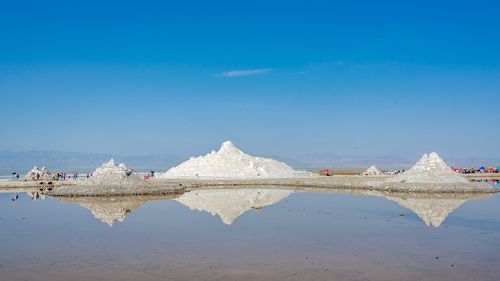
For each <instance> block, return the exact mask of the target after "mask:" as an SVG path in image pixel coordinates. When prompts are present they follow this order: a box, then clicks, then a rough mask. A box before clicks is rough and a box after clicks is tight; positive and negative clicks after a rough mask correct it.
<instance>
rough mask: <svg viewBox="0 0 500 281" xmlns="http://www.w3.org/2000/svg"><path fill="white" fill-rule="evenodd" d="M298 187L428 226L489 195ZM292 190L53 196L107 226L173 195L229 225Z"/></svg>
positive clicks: (292, 191) (177, 199) (285, 196)
mask: <svg viewBox="0 0 500 281" xmlns="http://www.w3.org/2000/svg"><path fill="white" fill-rule="evenodd" d="M302 190H303V191H309V192H316V193H324V194H349V195H355V196H377V197H383V198H385V199H387V200H390V201H393V202H396V203H398V204H399V205H400V206H401V207H404V208H407V209H409V210H411V211H412V212H414V213H415V214H416V215H417V216H418V217H419V218H420V219H422V221H423V222H424V223H425V224H426V225H427V226H429V227H440V226H441V225H442V223H443V222H444V221H445V220H446V218H447V217H448V216H449V215H450V214H451V213H452V212H453V211H454V210H455V209H457V208H458V207H460V206H461V205H462V204H463V203H465V202H466V201H468V200H480V199H486V198H489V197H490V196H492V195H491V194H474V193H443V194H436V193H433V194H427V193H404V192H382V191H370V190H366V191H364V190H330V189H302ZM294 192H295V191H294V190H282V189H255V188H236V189H204V190H194V191H189V192H186V193H184V194H182V195H180V196H179V195H175V196H125V197H58V198H57V199H58V200H60V201H63V202H67V203H75V204H78V205H80V206H82V207H84V208H86V209H88V210H90V212H91V213H92V215H93V216H94V217H95V218H96V219H98V220H100V221H102V222H103V223H105V224H107V225H108V226H110V227H111V226H113V224H114V223H115V222H116V221H119V222H123V221H124V220H125V217H126V216H127V215H128V214H129V213H131V212H132V211H134V210H135V209H137V208H139V207H140V206H141V205H142V204H144V203H145V202H147V201H152V200H167V199H173V200H174V201H176V202H178V203H180V204H182V205H184V206H187V207H188V208H189V209H191V210H195V211H200V212H207V213H210V214H212V215H214V216H215V215H217V216H219V217H220V219H221V221H222V222H223V223H224V224H227V225H231V224H233V223H234V222H235V221H236V220H237V219H238V217H240V216H241V215H242V214H244V213H245V212H247V211H249V210H252V209H253V210H260V209H262V208H264V207H266V206H270V205H273V204H276V203H278V202H280V201H281V200H283V199H285V198H287V197H288V196H290V195H291V194H292V193H294Z"/></svg>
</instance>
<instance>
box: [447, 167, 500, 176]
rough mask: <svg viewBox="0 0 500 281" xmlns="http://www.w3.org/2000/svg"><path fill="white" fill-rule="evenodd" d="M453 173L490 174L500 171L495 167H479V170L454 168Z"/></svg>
mask: <svg viewBox="0 0 500 281" xmlns="http://www.w3.org/2000/svg"><path fill="white" fill-rule="evenodd" d="M452 169H453V171H455V172H457V173H460V174H489V173H500V170H499V169H498V167H497V168H495V167H479V168H452Z"/></svg>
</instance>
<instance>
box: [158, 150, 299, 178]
mask: <svg viewBox="0 0 500 281" xmlns="http://www.w3.org/2000/svg"><path fill="white" fill-rule="evenodd" d="M295 175H297V173H296V171H294V170H293V169H292V168H291V167H290V166H288V165H287V164H285V163H283V162H279V161H276V160H273V159H268V158H263V157H254V156H251V155H248V154H246V153H244V152H242V151H241V150H239V149H238V148H236V146H234V144H233V143H232V142H231V141H226V142H224V143H223V144H222V146H221V148H220V149H219V151H217V152H215V151H212V152H211V153H209V154H207V155H205V156H199V157H191V158H190V159H189V160H187V161H186V162H184V163H181V164H180V165H178V166H176V167H173V168H171V169H170V170H168V171H167V172H166V173H164V174H162V175H160V178H162V179H168V178H290V177H295Z"/></svg>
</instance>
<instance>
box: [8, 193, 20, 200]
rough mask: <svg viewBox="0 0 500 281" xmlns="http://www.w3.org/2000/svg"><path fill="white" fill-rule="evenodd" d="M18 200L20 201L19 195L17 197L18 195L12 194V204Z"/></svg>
mask: <svg viewBox="0 0 500 281" xmlns="http://www.w3.org/2000/svg"><path fill="white" fill-rule="evenodd" d="M17 199H19V195H17V193H15V192H14V193H12V198H11V199H10V200H12V202H14V201H16V200H17Z"/></svg>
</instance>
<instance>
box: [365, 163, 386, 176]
mask: <svg viewBox="0 0 500 281" xmlns="http://www.w3.org/2000/svg"><path fill="white" fill-rule="evenodd" d="M381 174H382V172H381V171H380V170H379V169H377V167H375V166H374V165H372V166H370V168H368V169H366V171H364V172H363V175H365V176H375V175H381Z"/></svg>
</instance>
